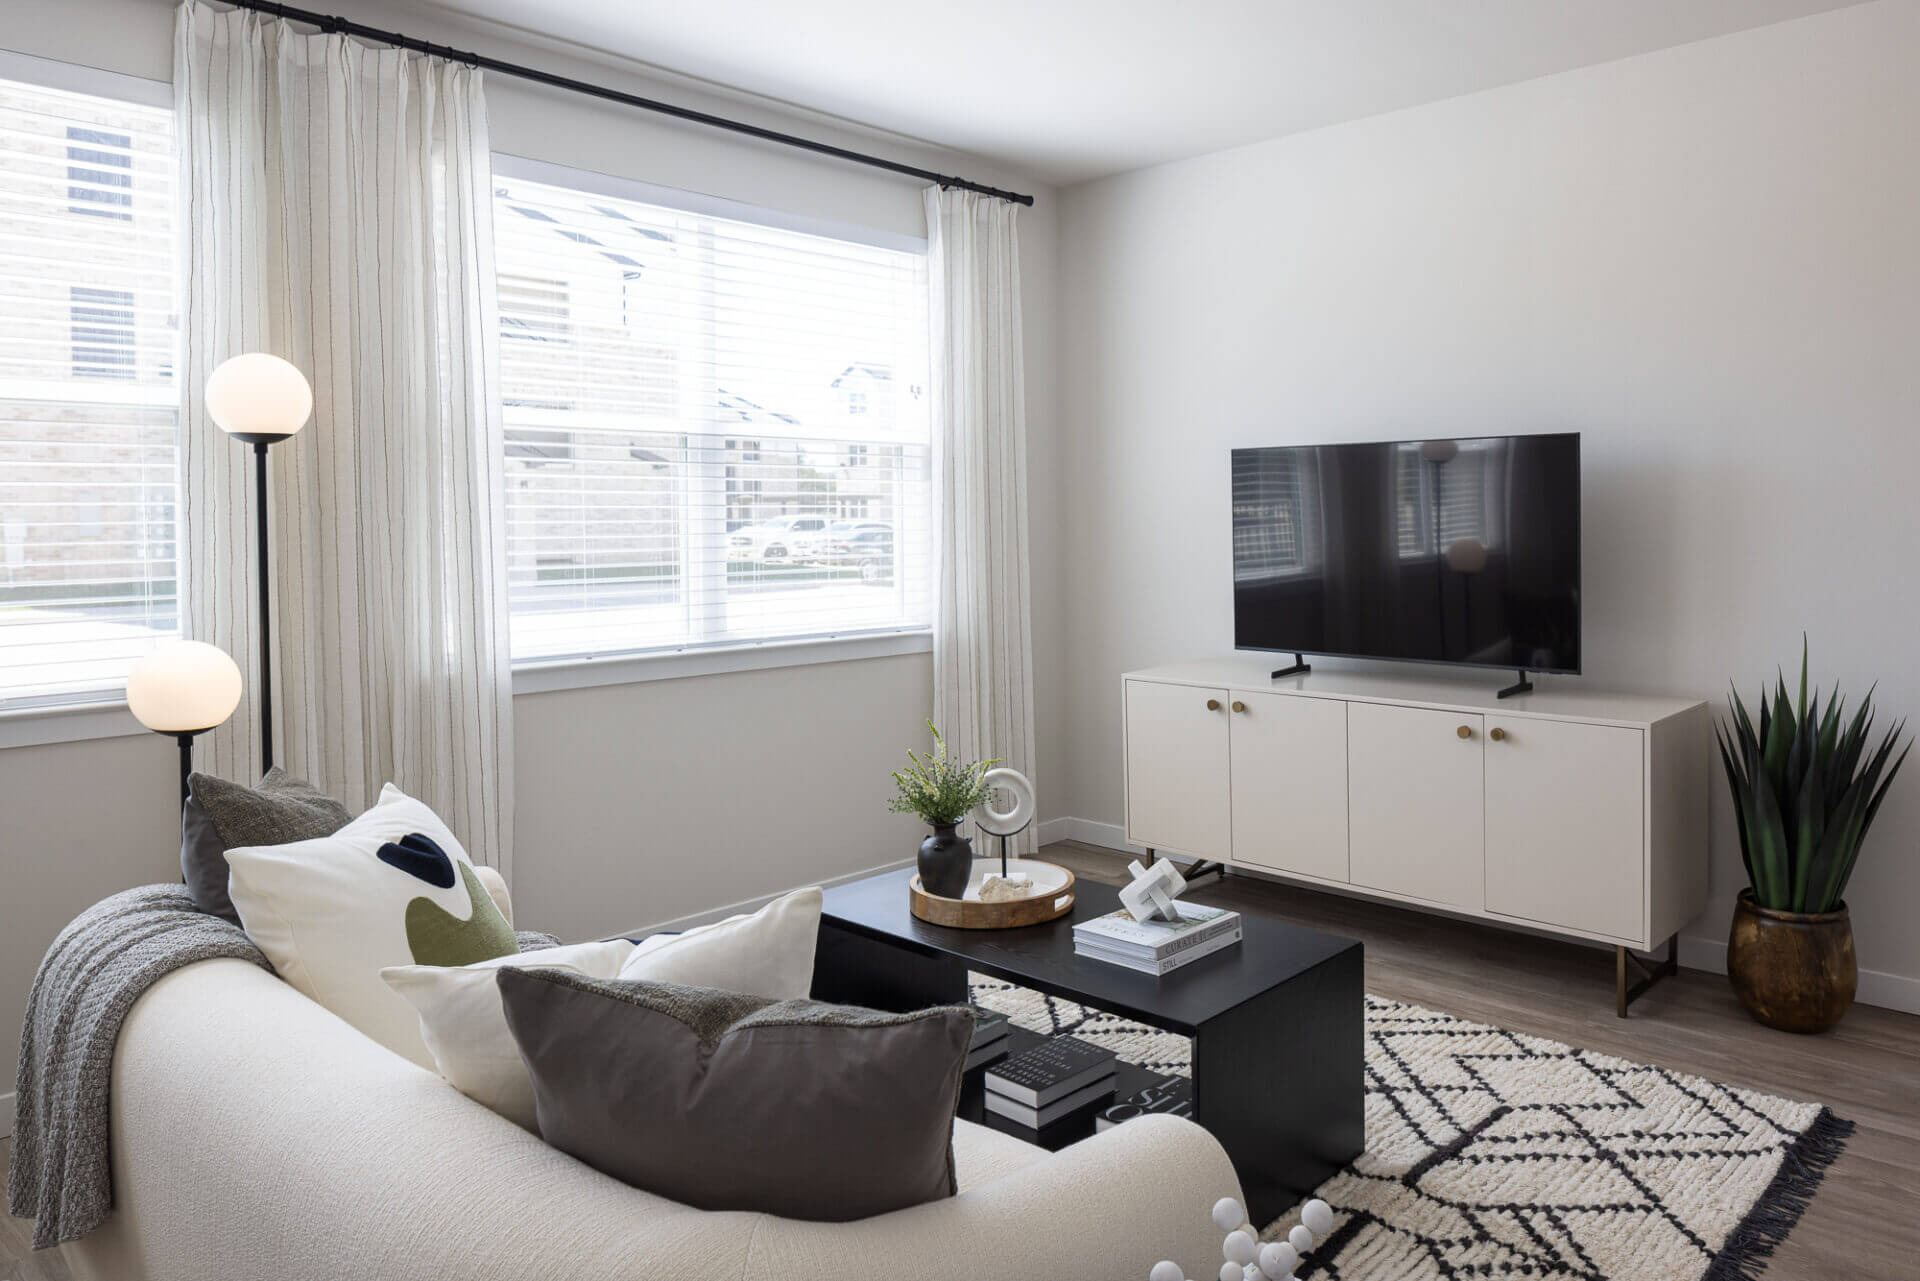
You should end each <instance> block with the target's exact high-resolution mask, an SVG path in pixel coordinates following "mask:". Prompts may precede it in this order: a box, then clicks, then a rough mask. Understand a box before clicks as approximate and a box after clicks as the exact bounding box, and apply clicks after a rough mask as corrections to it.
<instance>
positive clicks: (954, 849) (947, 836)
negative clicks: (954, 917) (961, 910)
mask: <svg viewBox="0 0 1920 1281" xmlns="http://www.w3.org/2000/svg"><path fill="white" fill-rule="evenodd" d="M956 826H958V824H955V823H935V824H934V825H933V835H932V836H929V837H928V838H927V839H926V840H924V841H922V842H920V888H921V889H923V890H925V891H926V892H927V893H929V894H935V895H938V896H939V897H941V898H959V897H961V896H962V895H964V894H965V893H966V892H967V881H968V879H969V878H971V877H972V875H973V842H972V841H970V840H968V839H967V838H966V837H964V836H955V835H954V834H953V829H954V828H955V827H956Z"/></svg>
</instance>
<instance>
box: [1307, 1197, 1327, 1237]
mask: <svg viewBox="0 0 1920 1281" xmlns="http://www.w3.org/2000/svg"><path fill="white" fill-rule="evenodd" d="M1300 1222H1301V1223H1303V1224H1305V1225H1306V1228H1307V1231H1309V1232H1311V1233H1313V1235H1315V1236H1316V1237H1324V1236H1326V1235H1327V1234H1328V1233H1329V1232H1332V1231H1333V1207H1332V1206H1330V1205H1328V1204H1327V1203H1326V1202H1325V1201H1322V1200H1320V1199H1319V1198H1318V1197H1315V1198H1314V1199H1313V1200H1311V1201H1309V1202H1307V1203H1306V1204H1305V1205H1303V1206H1301V1207H1300Z"/></svg>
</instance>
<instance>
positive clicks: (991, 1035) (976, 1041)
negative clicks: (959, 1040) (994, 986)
mask: <svg viewBox="0 0 1920 1281" xmlns="http://www.w3.org/2000/svg"><path fill="white" fill-rule="evenodd" d="M971 1008H972V1010H973V1040H972V1042H971V1043H970V1044H969V1047H968V1049H967V1066H966V1068H965V1070H966V1071H968V1072H971V1071H973V1070H974V1069H975V1068H977V1067H979V1066H980V1065H981V1064H982V1063H991V1062H993V1061H994V1060H995V1059H1002V1058H1005V1057H1006V1056H1007V1029H1008V1028H1009V1027H1011V1026H1012V1023H1011V1022H1009V1020H1008V1019H1007V1016H1006V1015H1004V1014H996V1013H994V1012H993V1011H992V1010H989V1009H986V1008H984V1007H983V1006H978V1005H975V1006H972V1007H971Z"/></svg>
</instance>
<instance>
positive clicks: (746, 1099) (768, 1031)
mask: <svg viewBox="0 0 1920 1281" xmlns="http://www.w3.org/2000/svg"><path fill="white" fill-rule="evenodd" d="M498 981H499V984H500V996H501V1005H502V1008H503V1009H504V1010H505V1012H506V1016H507V1027H508V1028H509V1029H510V1030H511V1031H512V1033H513V1039H514V1041H515V1042H516V1043H517V1044H518V1045H519V1047H520V1057H521V1058H522V1059H523V1060H524V1061H525V1062H526V1065H527V1073H528V1075H529V1076H530V1077H531V1078H532V1080H533V1099H534V1114H535V1116H536V1117H537V1118H538V1120H539V1123H540V1137H541V1138H543V1139H545V1140H546V1141H547V1142H548V1143H551V1144H552V1145H553V1146H554V1147H556V1148H559V1149H560V1150H561V1151H563V1152H566V1153H569V1154H570V1155H572V1156H574V1157H577V1158H579V1159H580V1160H582V1161H584V1162H586V1163H587V1164H588V1165H590V1166H592V1167H593V1168H594V1169H596V1170H599V1171H601V1172H602V1173H604V1174H610V1175H612V1176H613V1177H614V1178H616V1179H620V1180H622V1181H623V1182H626V1183H630V1184H632V1185H633V1186H634V1187H637V1188H643V1189H645V1190H646V1191H648V1192H654V1193H658V1194H659V1195H661V1196H664V1197H670V1198H672V1199H673V1200H675V1201H678V1202H680V1203H681V1204H682V1205H690V1206H695V1207H697V1208H699V1209H703V1210H758V1211H762V1212H764V1213H767V1214H778V1215H782V1216H784V1217H786V1218H790V1219H815V1220H824V1221H828V1222H835V1223H839V1222H844V1221H846V1220H849V1219H864V1218H867V1217H868V1216H870V1215H875V1214H885V1213H887V1212H889V1211H891V1210H900V1209H905V1208H906V1207H908V1206H913V1205H919V1204H921V1203H922V1202H925V1201H935V1200H939V1199H940V1198H942V1197H949V1196H952V1195H953V1194H954V1192H955V1190H956V1187H955V1183H954V1175H953V1113H954V1108H955V1107H956V1106H957V1105H958V1104H959V1101H960V1073H961V1068H962V1066H963V1065H964V1064H965V1062H966V1057H967V1043H968V1041H969V1040H970V1039H971V1038H972V1036H973V1014H972V1012H971V1011H969V1010H968V1009H967V1008H966V1007H965V1006H942V1007H937V1008H935V1009H930V1010H921V1011H918V1012H916V1013H912V1014H884V1013H881V1012H880V1011H878V1010H864V1009H860V1008H857V1007H855V1006H850V1005H826V1004H823V1003H821V1002H818V1001H769V1000H767V999H766V998H764V997H756V996H741V995H739V994H737V993H733V992H721V991H718V990H716V989H714V988H705V987H682V986H679V985H677V984H672V983H649V982H644V981H639V980H620V979H615V980H607V979H593V978H587V977H586V976H584V975H581V974H575V973H572V972H571V971H567V970H558V969H502V970H501V971H500V975H499V980H498Z"/></svg>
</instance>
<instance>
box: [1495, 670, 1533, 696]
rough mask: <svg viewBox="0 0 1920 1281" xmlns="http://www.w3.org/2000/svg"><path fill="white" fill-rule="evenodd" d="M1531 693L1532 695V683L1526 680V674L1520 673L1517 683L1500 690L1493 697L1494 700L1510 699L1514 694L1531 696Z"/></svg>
mask: <svg viewBox="0 0 1920 1281" xmlns="http://www.w3.org/2000/svg"><path fill="white" fill-rule="evenodd" d="M1531 693H1533V682H1532V681H1530V680H1528V679H1527V674H1526V672H1524V671H1522V672H1521V673H1520V679H1519V680H1518V681H1515V682H1514V683H1513V684H1511V685H1509V686H1507V687H1506V688H1505V689H1503V690H1501V691H1500V692H1499V693H1498V694H1497V695H1495V697H1496V698H1512V697H1513V696H1514V695H1515V694H1531Z"/></svg>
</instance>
